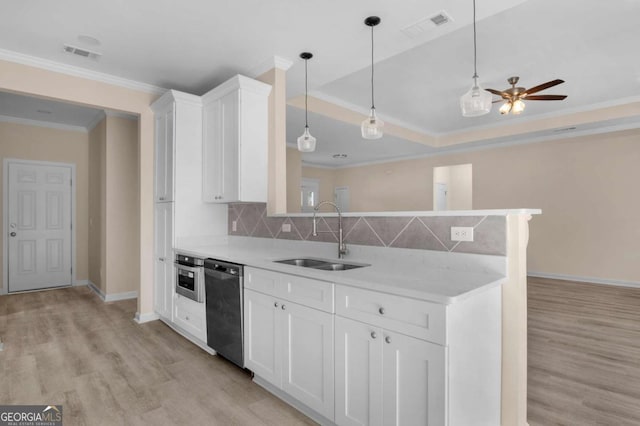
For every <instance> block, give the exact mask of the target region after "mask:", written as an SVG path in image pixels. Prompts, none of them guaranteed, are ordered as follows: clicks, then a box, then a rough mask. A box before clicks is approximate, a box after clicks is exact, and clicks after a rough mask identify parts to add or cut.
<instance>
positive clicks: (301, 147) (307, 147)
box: [298, 126, 316, 152]
mask: <svg viewBox="0 0 640 426" xmlns="http://www.w3.org/2000/svg"><path fill="white" fill-rule="evenodd" d="M315 150H316V138H314V137H313V136H311V133H309V127H307V126H305V127H304V133H303V134H302V136H300V137H299V138H298V151H300V152H313V151H315Z"/></svg>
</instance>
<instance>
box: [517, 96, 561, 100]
mask: <svg viewBox="0 0 640 426" xmlns="http://www.w3.org/2000/svg"><path fill="white" fill-rule="evenodd" d="M566 97H567V96H566V95H533V96H527V97H526V98H523V99H524V100H527V101H561V100H563V99H564V98H566Z"/></svg>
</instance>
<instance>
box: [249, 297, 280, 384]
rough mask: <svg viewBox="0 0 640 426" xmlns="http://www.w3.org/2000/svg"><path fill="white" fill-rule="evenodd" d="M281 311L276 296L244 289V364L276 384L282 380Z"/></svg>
mask: <svg viewBox="0 0 640 426" xmlns="http://www.w3.org/2000/svg"><path fill="white" fill-rule="evenodd" d="M276 304H277V306H276ZM279 311H280V303H279V302H278V301H277V300H276V299H275V298H274V297H271V296H267V295H264V294H262V293H256V292H255V291H252V290H247V289H245V290H244V364H245V367H246V368H248V369H249V370H251V371H253V372H254V373H255V374H256V375H258V376H260V377H262V378H263V379H265V380H267V381H268V382H270V383H272V384H273V385H275V386H277V387H281V382H282V380H281V366H282V332H281V327H279V318H280V315H279V313H280V312H279Z"/></svg>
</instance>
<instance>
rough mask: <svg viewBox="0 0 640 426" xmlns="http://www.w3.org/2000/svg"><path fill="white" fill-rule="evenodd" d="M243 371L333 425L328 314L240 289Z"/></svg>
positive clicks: (331, 316) (330, 339) (330, 322)
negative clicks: (281, 392)
mask: <svg viewBox="0 0 640 426" xmlns="http://www.w3.org/2000/svg"><path fill="white" fill-rule="evenodd" d="M244 312H245V330H244V339H245V340H244V345H245V367H246V368H248V369H249V370H251V371H253V373H254V374H255V375H257V376H259V377H261V378H262V379H264V380H266V381H267V382H269V383H271V384H272V385H273V386H275V387H276V388H278V389H281V390H282V391H284V392H286V393H287V394H288V395H290V396H291V397H293V398H295V399H296V400H298V401H300V402H301V403H303V404H305V405H306V406H307V407H309V408H311V409H312V410H314V411H316V412H317V413H319V414H321V415H322V416H324V417H326V418H327V419H330V420H332V421H333V418H334V376H333V374H334V365H333V315H332V314H329V313H326V312H322V311H318V310H316V309H313V308H309V307H306V306H303V305H300V304H298V303H294V302H290V301H287V300H284V299H280V298H276V297H274V296H271V295H267V294H263V293H259V292H256V291H252V290H249V289H245V291H244Z"/></svg>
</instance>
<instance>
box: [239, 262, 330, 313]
mask: <svg viewBox="0 0 640 426" xmlns="http://www.w3.org/2000/svg"><path fill="white" fill-rule="evenodd" d="M244 271H245V273H244V287H245V288H248V289H251V290H255V291H258V292H260V293H264V294H268V295H269V296H273V297H276V298H278V299H284V300H288V301H290V302H295V303H299V304H301V305H304V306H308V307H310V308H315V309H319V310H321V311H325V312H329V313H333V312H334V303H333V283H329V282H326V281H318V280H314V279H311V278H304V277H299V276H297V275H289V274H283V273H280V272H273V271H267V270H264V269H256V268H250V267H246V268H245V269H244Z"/></svg>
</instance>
